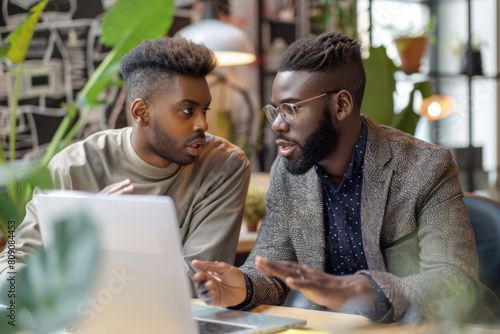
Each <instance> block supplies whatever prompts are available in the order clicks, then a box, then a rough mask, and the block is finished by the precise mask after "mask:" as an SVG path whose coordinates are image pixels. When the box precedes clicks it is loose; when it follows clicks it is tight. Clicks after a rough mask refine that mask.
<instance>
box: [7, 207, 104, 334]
mask: <svg viewBox="0 0 500 334" xmlns="http://www.w3.org/2000/svg"><path fill="white" fill-rule="evenodd" d="M53 240H54V242H53V243H52V244H51V245H48V246H47V247H46V248H44V249H42V250H40V251H39V252H38V253H35V254H34V255H33V256H30V257H29V258H28V261H27V263H26V265H24V266H22V267H21V268H11V269H10V271H17V274H15V275H11V276H10V277H9V279H8V280H7V281H6V282H2V286H1V287H0V303H1V304H3V305H5V306H6V308H0V319H2V320H1V321H0V333H2V334H10V333H19V332H24V331H30V332H33V333H40V334H46V333H52V332H54V331H56V330H60V329H62V328H64V326H65V325H66V324H67V323H68V322H70V321H72V320H74V319H75V318H76V317H77V315H78V313H77V312H78V310H79V309H80V308H81V306H82V305H83V303H84V302H85V300H86V299H87V297H88V295H89V292H90V289H91V286H92V284H93V281H94V277H95V273H96V269H97V265H98V260H99V235H98V231H97V228H96V226H95V225H94V223H92V221H91V220H90V219H89V218H88V217H87V216H86V215H84V214H81V215H75V216H73V217H70V218H67V219H64V220H62V221H60V222H57V223H55V224H54V239H53ZM11 285H14V287H15V288H12V286H11ZM9 322H10V323H9ZM13 324H14V325H13Z"/></svg>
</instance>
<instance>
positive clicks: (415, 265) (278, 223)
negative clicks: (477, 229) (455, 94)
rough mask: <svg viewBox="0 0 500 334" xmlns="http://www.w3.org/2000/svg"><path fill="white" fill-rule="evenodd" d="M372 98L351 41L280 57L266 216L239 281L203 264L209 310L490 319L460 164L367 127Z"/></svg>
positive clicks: (318, 43)
mask: <svg viewBox="0 0 500 334" xmlns="http://www.w3.org/2000/svg"><path fill="white" fill-rule="evenodd" d="M364 85H365V74H364V69H363V66H362V62H361V56H360V53H359V43H358V42H357V41H355V40H352V39H350V38H348V37H346V36H343V35H341V34H338V33H325V34H322V35H320V36H311V37H308V38H304V39H301V40H298V41H296V42H295V43H293V44H292V45H291V46H290V47H289V48H288V50H287V51H286V52H285V53H284V54H283V56H282V59H281V61H280V67H279V72H278V74H277V76H276V78H275V81H274V85H273V96H272V101H273V104H274V106H272V105H268V106H266V107H264V109H265V111H266V114H267V116H268V118H269V120H270V121H271V122H272V124H273V125H272V127H273V130H274V131H275V132H277V134H278V135H277V141H276V142H277V144H278V145H279V146H281V150H280V155H281V157H278V158H277V159H276V161H275V163H274V164H273V167H272V170H271V186H270V188H269V191H268V194H267V201H268V204H267V207H266V216H265V218H264V220H263V222H262V226H261V229H260V231H259V235H258V238H257V241H256V245H255V247H254V249H253V250H252V252H251V253H250V256H249V257H248V259H247V260H246V262H245V264H244V265H243V266H242V267H240V268H239V269H238V268H235V267H232V266H229V265H227V264H225V263H209V262H200V261H193V266H194V267H196V268H197V269H199V270H201V271H202V272H201V273H198V274H196V275H195V279H197V280H198V281H199V282H200V289H199V293H200V297H201V298H202V299H204V300H205V301H206V302H207V303H209V304H213V305H218V306H225V307H235V308H239V309H248V308H252V307H255V306H257V305H260V304H276V305H280V304H282V303H283V302H284V301H285V298H286V296H287V294H288V291H289V289H290V288H291V289H298V290H300V291H302V292H303V293H304V294H305V295H306V297H308V298H309V300H310V307H311V308H315V309H324V308H327V309H332V310H342V309H345V308H355V309H357V310H358V311H359V312H360V313H361V314H363V315H365V316H367V317H369V318H370V319H372V320H374V321H386V322H389V321H401V320H402V319H405V320H408V321H417V320H421V319H431V320H433V319H440V318H448V319H449V318H451V319H453V320H460V321H483V320H490V319H492V318H493V314H492V313H491V312H490V311H489V309H488V308H487V307H486V306H485V305H486V304H488V303H495V302H498V299H496V297H495V296H494V295H493V294H492V292H491V291H489V290H488V289H487V288H485V287H484V286H483V285H482V284H481V283H479V281H478V259H477V253H476V248H475V247H476V246H475V241H474V234H473V231H472V229H471V226H470V222H469V217H468V214H467V210H466V207H465V205H464V202H463V200H462V196H463V194H462V191H461V188H460V184H459V181H458V167H457V165H456V163H455V161H454V160H453V157H452V155H451V153H450V151H449V150H448V149H446V148H444V147H440V146H437V145H434V144H430V143H426V142H423V141H421V140H418V139H416V138H414V137H412V136H410V135H408V134H405V133H403V132H401V131H398V130H395V129H392V128H390V127H387V126H380V125H378V124H376V123H374V122H373V121H371V120H370V119H369V118H367V117H365V116H363V115H360V112H359V110H360V106H361V100H362V95H363V90H364ZM275 106H278V107H275ZM325 179H327V180H325ZM328 180H329V181H328ZM351 184H352V185H351ZM359 189H361V191H359ZM339 208H340V210H339ZM354 231H355V232H354ZM346 248H347V250H346Z"/></svg>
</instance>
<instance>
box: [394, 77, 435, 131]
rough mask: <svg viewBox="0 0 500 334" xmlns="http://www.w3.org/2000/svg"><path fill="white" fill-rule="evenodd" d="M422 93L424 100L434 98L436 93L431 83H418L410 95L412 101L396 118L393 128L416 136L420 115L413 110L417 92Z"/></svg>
mask: <svg viewBox="0 0 500 334" xmlns="http://www.w3.org/2000/svg"><path fill="white" fill-rule="evenodd" d="M416 91H420V94H422V98H423V99H425V98H427V97H430V96H432V95H433V94H434V93H433V91H432V87H431V83H430V82H429V81H423V82H417V83H415V85H414V88H413V90H412V91H411V93H410V100H409V102H408V105H407V106H406V108H404V109H403V110H402V111H401V112H400V113H399V114H397V115H396V117H395V118H394V123H393V124H391V126H393V127H395V128H396V129H399V130H401V131H404V132H406V133H409V134H414V133H415V129H416V128H417V123H418V121H419V120H420V115H419V114H417V113H416V112H415V111H414V110H413V98H414V97H415V92H416Z"/></svg>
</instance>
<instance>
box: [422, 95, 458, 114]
mask: <svg viewBox="0 0 500 334" xmlns="http://www.w3.org/2000/svg"><path fill="white" fill-rule="evenodd" d="M454 109H455V101H453V99H452V98H451V97H449V96H445V95H439V94H434V95H432V96H430V97H427V98H425V99H423V100H422V105H421V106H420V109H419V113H420V115H422V116H423V117H425V118H427V119H428V120H430V121H435V120H438V119H441V118H444V117H446V116H448V115H449V114H451V113H452V112H453V110H454Z"/></svg>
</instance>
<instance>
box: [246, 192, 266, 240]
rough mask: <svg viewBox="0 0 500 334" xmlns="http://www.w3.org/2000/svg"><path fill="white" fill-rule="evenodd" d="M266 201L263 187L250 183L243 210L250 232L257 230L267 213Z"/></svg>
mask: <svg viewBox="0 0 500 334" xmlns="http://www.w3.org/2000/svg"><path fill="white" fill-rule="evenodd" d="M266 203H267V202H266V192H265V191H264V190H263V189H262V188H261V187H259V186H257V185H254V184H250V186H249V187H248V193H247V199H246V202H245V209H244V211H243V221H244V222H245V224H246V227H247V230H248V231H249V232H256V231H257V229H258V226H259V223H260V221H261V220H262V218H264V215H265V213H266Z"/></svg>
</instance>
